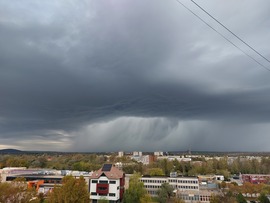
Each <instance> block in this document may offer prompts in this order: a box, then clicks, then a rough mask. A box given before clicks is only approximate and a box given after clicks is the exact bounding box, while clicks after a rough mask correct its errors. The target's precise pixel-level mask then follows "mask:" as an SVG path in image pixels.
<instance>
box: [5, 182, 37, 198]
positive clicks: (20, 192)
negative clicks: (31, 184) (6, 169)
mask: <svg viewBox="0 0 270 203" xmlns="http://www.w3.org/2000/svg"><path fill="white" fill-rule="evenodd" d="M35 196H36V191H35V190H33V189H28V188H27V184H26V182H24V181H12V182H10V183H8V182H4V183H0V202H10V203H27V202H30V200H31V199H32V198H34V197H35Z"/></svg>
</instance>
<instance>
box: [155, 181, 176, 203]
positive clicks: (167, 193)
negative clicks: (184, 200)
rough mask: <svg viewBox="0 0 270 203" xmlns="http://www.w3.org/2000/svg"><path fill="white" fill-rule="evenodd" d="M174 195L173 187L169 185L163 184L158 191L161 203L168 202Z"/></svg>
mask: <svg viewBox="0 0 270 203" xmlns="http://www.w3.org/2000/svg"><path fill="white" fill-rule="evenodd" d="M172 195H173V187H172V186H171V185H169V183H162V185H161V187H160V189H159V190H158V200H159V202H160V203H165V202H167V200H168V199H170V198H171V197H172Z"/></svg>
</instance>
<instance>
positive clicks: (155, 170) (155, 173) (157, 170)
mask: <svg viewBox="0 0 270 203" xmlns="http://www.w3.org/2000/svg"><path fill="white" fill-rule="evenodd" d="M149 175H150V176H164V173H163V171H162V169H161V168H151V169H149Z"/></svg>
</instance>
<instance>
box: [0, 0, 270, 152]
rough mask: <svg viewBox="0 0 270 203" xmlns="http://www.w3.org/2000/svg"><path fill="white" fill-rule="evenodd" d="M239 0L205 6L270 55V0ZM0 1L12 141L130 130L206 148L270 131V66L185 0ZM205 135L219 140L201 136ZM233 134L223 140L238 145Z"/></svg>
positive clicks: (5, 128) (1, 123) (171, 145)
mask: <svg viewBox="0 0 270 203" xmlns="http://www.w3.org/2000/svg"><path fill="white" fill-rule="evenodd" d="M232 2H233V1H228V2H226V4H225V3H224V7H222V8H220V7H216V6H217V5H216V3H215V2H211V1H209V2H207V3H206V4H205V5H203V6H205V7H206V8H207V9H210V10H214V11H213V13H214V14H215V15H217V16H219V18H220V19H221V20H222V21H223V22H224V23H225V24H229V25H231V27H232V28H234V29H235V30H236V31H238V32H239V33H240V34H242V35H241V36H244V37H245V39H251V41H252V42H253V44H256V48H257V49H258V50H262V51H263V52H264V53H265V55H266V56H267V57H270V50H269V47H268V46H266V44H267V43H265V41H267V40H268V41H269V36H270V33H269V32H270V31H269V30H268V29H267V28H268V27H269V24H270V20H269V19H270V18H268V17H269V14H268V10H267V8H269V6H270V4H269V3H267V2H260V3H256V6H257V7H258V9H256V11H253V10H252V8H253V6H254V4H255V3H253V2H252V1H249V2H248V3H247V5H246V9H249V10H250V12H247V11H246V10H244V9H243V8H241V5H237V4H236V3H235V2H234V4H235V7H236V8H237V9H238V10H237V12H236V9H230V8H231V4H232ZM187 5H188V6H189V7H191V8H193V9H195V11H197V12H199V11H198V10H196V8H195V7H194V5H192V4H191V3H190V4H189V3H188V4H187ZM235 7H234V8H235ZM0 8H1V9H0V11H1V12H0V45H1V46H0V71H1V74H0V96H1V99H0V140H1V144H2V145H6V146H8V145H11V144H10V143H15V144H16V146H19V147H21V148H24V149H25V148H27V147H28V146H29V145H28V144H27V142H28V141H29V140H32V141H35V142H36V143H38V144H39V145H40V146H41V148H42V149H53V147H54V146H58V148H61V149H65V150H71V149H72V150H85V151H87V150H90V149H89V148H91V150H90V151H94V150H98V149H99V151H102V149H107V150H108V149H109V150H118V149H119V146H117V144H112V145H111V146H110V148H108V147H106V144H105V145H104V144H103V143H107V142H112V141H113V140H119V141H120V140H122V141H123V143H122V147H123V148H125V149H130V147H131V145H133V146H132V147H133V149H134V150H135V148H136V147H137V148H138V149H143V150H147V149H149V150H154V149H157V148H159V149H163V148H164V149H165V148H166V150H170V149H173V150H176V149H178V148H181V149H183V148H184V149H186V148H185V147H186V145H190V146H192V147H194V148H195V149H201V150H202V149H208V148H209V147H211V146H212V145H213V144H217V143H218V142H219V138H220V139H223V138H224V137H226V136H227V137H228V138H233V137H235V136H236V135H237V136H238V137H239V138H238V139H239V140H240V139H242V138H243V134H245V135H246V136H250V134H249V135H247V134H248V132H253V131H254V132H255V131H256V132H257V131H258V134H263V135H264V134H265V132H266V131H267V130H266V129H268V128H267V124H268V123H269V119H270V116H269V115H270V112H269V111H270V109H269V107H268V106H269V105H268V104H269V101H270V96H269V95H270V94H269V77H270V74H268V72H267V71H265V70H263V69H262V68H261V67H259V66H258V64H256V63H254V62H253V61H252V60H250V59H249V58H247V57H246V56H245V55H243V54H242V53H241V52H239V50H237V49H235V48H234V47H233V46H231V45H230V44H229V43H227V42H226V41H224V40H223V39H222V38H221V37H220V36H218V35H217V34H216V33H214V32H213V31H211V29H209V28H208V27H207V26H205V25H204V24H202V23H201V22H200V21H199V20H198V19H196V18H194V16H192V15H191V14H190V13H188V11H186V10H185V9H184V8H182V7H181V6H180V5H179V4H177V2H175V1H166V2H163V1H153V2H152V1H149V2H147V3H146V2H145V1H135V2H134V1H82V2H80V3H78V2H77V3H75V1H71V0H70V1H60V0H59V1H56V2H55V1H51V2H50V1H48V2H46V3H38V2H36V1H32V2H28V3H25V2H24V3H22V2H20V1H14V2H8V1H2V2H0ZM4 8H5V9H4ZM213 8H216V10H215V9H213ZM258 10H259V11H258ZM217 11H218V12H217ZM216 12H217V13H216ZM248 13H250V14H249V15H247V14H248ZM200 15H202V13H200ZM228 16H230V17H229V18H228ZM233 16H234V17H233ZM204 17H205V16H204ZM243 19H247V20H248V24H250V25H252V26H253V29H252V30H251V29H250V26H248V25H247V23H243ZM255 22H256V23H255ZM209 23H213V22H211V21H210V22H209ZM256 36H259V37H258V38H257V37H256ZM229 37H231V36H229ZM239 46H242V45H241V44H239ZM247 51H248V52H249V50H247ZM252 54H253V53H252ZM254 57H257V56H256V55H254ZM256 59H257V60H260V62H261V63H264V64H266V65H269V64H267V63H265V62H264V61H262V60H261V59H258V58H256ZM211 122H212V123H213V126H212V125H211V124H210V123H211ZM260 124H262V125H264V127H263V128H260V127H258V126H256V127H254V128H253V127H252V126H253V125H260ZM124 126H126V127H124ZM224 126H226V127H224ZM247 128H248V129H249V131H246V130H243V129H247ZM194 129H197V130H194ZM209 129H212V130H209ZM258 129H259V130H258ZM260 129H261V130H260ZM228 134H230V136H229V135H228ZM180 135H181V136H180ZM200 136H201V137H200ZM203 137H204V138H205V140H207V141H209V142H206V143H205V144H204V145H203V146H201V145H200V142H198V140H201V139H202V138H203ZM93 139H95V141H96V142H98V143H99V144H98V145H96V144H94V145H93V144H92V142H91V140H93ZM144 139H148V141H149V142H147V143H148V144H147V145H144V144H145V142H144ZM15 140H16V142H14V141H15ZM84 140H88V142H84ZM250 140H252V136H251V137H250ZM54 141H55V142H54ZM130 141H131V142H130ZM178 142H181V143H182V144H180V145H178V144H175V143H178ZM46 143H47V144H49V143H51V145H50V148H49V147H48V145H47V146H46ZM53 143H54V144H53ZM72 143H76V144H75V146H71V145H72ZM116 143H117V142H116ZM209 143H210V144H209ZM250 143H251V141H250ZM230 144H231V143H228V144H227V145H225V147H224V148H222V149H221V150H226V147H227V149H232V150H234V149H237V147H239V145H237V144H234V145H233V146H232V147H231V146H230ZM79 146H81V147H79ZM165 146H166V147H165ZM218 146H220V145H218V144H217V147H216V148H215V147H213V148H212V149H218ZM248 148H249V145H248V144H247V148H245V147H242V148H241V150H245V149H248ZM100 149H101V150H100ZM253 150H256V149H255V148H254V149H253Z"/></svg>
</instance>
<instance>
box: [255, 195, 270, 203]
mask: <svg viewBox="0 0 270 203" xmlns="http://www.w3.org/2000/svg"><path fill="white" fill-rule="evenodd" d="M258 199H259V201H260V203H270V201H269V199H268V198H267V197H266V195H265V194H263V193H262V194H261V195H260V196H259V198H258Z"/></svg>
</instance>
